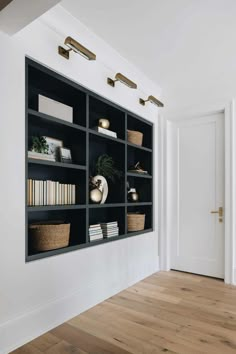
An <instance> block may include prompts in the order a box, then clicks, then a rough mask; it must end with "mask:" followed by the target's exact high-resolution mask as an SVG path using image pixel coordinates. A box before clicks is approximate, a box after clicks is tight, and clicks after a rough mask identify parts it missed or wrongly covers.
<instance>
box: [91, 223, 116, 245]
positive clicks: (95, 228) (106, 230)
mask: <svg viewBox="0 0 236 354" xmlns="http://www.w3.org/2000/svg"><path fill="white" fill-rule="evenodd" d="M114 236H119V227H118V223H117V221H112V222H108V223H100V224H95V225H90V226H89V240H90V242H91V241H97V240H102V239H103V238H109V237H114Z"/></svg>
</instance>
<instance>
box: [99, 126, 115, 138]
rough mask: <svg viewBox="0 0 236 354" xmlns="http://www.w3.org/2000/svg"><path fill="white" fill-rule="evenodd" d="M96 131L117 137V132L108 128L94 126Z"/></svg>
mask: <svg viewBox="0 0 236 354" xmlns="http://www.w3.org/2000/svg"><path fill="white" fill-rule="evenodd" d="M94 129H95V130H96V131H97V132H98V133H102V134H105V135H108V136H112V137H113V138H117V133H116V132H113V131H112V130H109V129H104V128H102V127H95V128H94Z"/></svg>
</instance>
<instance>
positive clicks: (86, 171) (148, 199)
mask: <svg viewBox="0 0 236 354" xmlns="http://www.w3.org/2000/svg"><path fill="white" fill-rule="evenodd" d="M39 94H41V95H44V96H47V97H49V98H51V99H54V100H56V101H58V102H61V103H64V104H66V105H69V106H71V107H73V123H69V122H66V121H64V120H61V119H58V118H56V117H52V116H48V115H46V114H43V113H40V112H38V95H39ZM101 117H106V118H107V119H109V121H110V128H109V129H110V130H112V131H115V132H116V133H117V138H112V137H109V136H107V135H104V134H101V133H98V132H96V131H95V130H94V129H93V128H94V127H95V126H97V124H98V119H99V118H101ZM127 129H130V130H138V131H141V132H143V134H144V136H143V146H136V145H134V144H131V143H129V142H127ZM33 135H40V136H50V137H53V138H56V139H59V140H63V142H64V146H66V147H67V148H70V149H71V152H72V157H73V164H66V163H61V162H51V161H42V160H35V159H28V154H27V152H28V148H29V144H30V141H31V137H32V136H33ZM25 150H26V151H25V152H26V225H27V226H26V261H27V262H28V261H32V260H36V259H40V258H45V257H49V256H53V255H57V254H61V253H65V252H70V251H73V250H78V249H81V248H85V247H90V246H95V245H98V244H102V243H106V242H111V241H115V240H120V239H123V238H127V237H131V236H135V235H141V234H144V233H146V232H150V231H152V230H153V124H152V123H151V122H149V121H147V120H145V119H143V118H141V117H138V116H137V115H135V114H133V113H131V112H128V111H127V110H125V109H124V108H122V107H120V106H118V105H116V104H114V103H112V102H109V101H108V100H106V99H104V98H103V97H100V96H98V95H97V94H95V93H93V92H91V91H89V90H87V89H85V88H84V87H81V86H79V85H78V84H77V83H75V82H73V81H71V80H69V79H67V78H65V77H63V76H61V75H59V74H58V73H56V72H54V71H52V70H50V69H48V68H46V67H44V66H42V65H40V64H38V63H36V62H34V61H32V60H31V59H28V58H26V149H25ZM104 153H107V154H108V155H110V156H112V158H113V160H114V161H115V164H116V167H117V168H118V169H119V170H121V171H122V173H123V175H122V177H121V178H120V179H119V180H117V182H116V183H115V184H112V183H109V194H108V198H107V200H106V203H105V204H93V203H92V202H91V201H90V200H89V176H90V175H92V171H93V165H94V162H95V161H96V159H97V158H98V156H100V155H101V154H104ZM137 161H140V163H141V165H142V167H143V168H144V169H146V170H147V171H148V172H149V174H148V175H139V174H136V173H131V172H128V169H129V167H130V166H131V165H133V164H134V163H135V162H137ZM28 178H29V179H38V180H55V181H59V182H60V183H71V184H76V185H78V186H79V187H78V191H77V195H76V204H75V205H55V206H53V205H50V206H35V207H34V206H28V205H27V197H28V196H27V179H28ZM127 182H129V184H130V186H131V187H135V188H136V189H137V190H138V192H139V196H140V200H139V202H137V203H130V202H128V200H127ZM135 211H137V212H143V213H145V214H146V221H145V229H144V230H143V231H138V232H130V233H129V232H128V231H127V213H128V212H135ZM50 220H53V221H55V220H65V221H66V222H69V223H70V224H71V232H70V243H69V246H68V247H66V248H61V249H57V250H52V251H47V252H40V253H34V252H32V250H31V249H30V246H29V244H30V243H29V235H28V225H29V224H31V223H35V222H43V221H50ZM111 221H118V225H119V231H120V232H119V233H120V234H119V236H117V237H112V238H108V239H102V240H98V241H93V242H89V235H88V228H89V225H90V224H97V223H99V222H111Z"/></svg>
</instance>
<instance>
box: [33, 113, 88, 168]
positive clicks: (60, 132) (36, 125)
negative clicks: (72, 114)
mask: <svg viewBox="0 0 236 354" xmlns="http://www.w3.org/2000/svg"><path fill="white" fill-rule="evenodd" d="M34 118H35V117H34ZM34 118H33V119H31V116H29V119H28V150H29V149H30V147H31V142H32V137H33V136H48V137H51V138H54V139H57V140H61V141H63V146H64V147H66V148H69V149H70V150H71V155H72V161H73V163H74V164H77V165H84V166H85V164H86V132H84V131H81V130H75V129H72V128H71V127H69V126H66V127H65V126H64V125H60V124H57V125H53V126H52V125H51V122H49V121H46V122H44V124H42V122H41V121H40V120H37V119H34ZM57 160H58V161H59V154H58V156H57Z"/></svg>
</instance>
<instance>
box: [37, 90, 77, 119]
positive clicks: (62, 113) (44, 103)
mask: <svg viewBox="0 0 236 354" xmlns="http://www.w3.org/2000/svg"><path fill="white" fill-rule="evenodd" d="M39 112H41V113H44V114H47V115H49V116H52V117H56V118H59V119H62V120H65V121H66V122H69V123H72V121H73V108H72V107H70V106H68V105H66V104H64V103H61V102H58V101H54V100H52V99H51V98H49V97H45V96H42V95H39Z"/></svg>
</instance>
